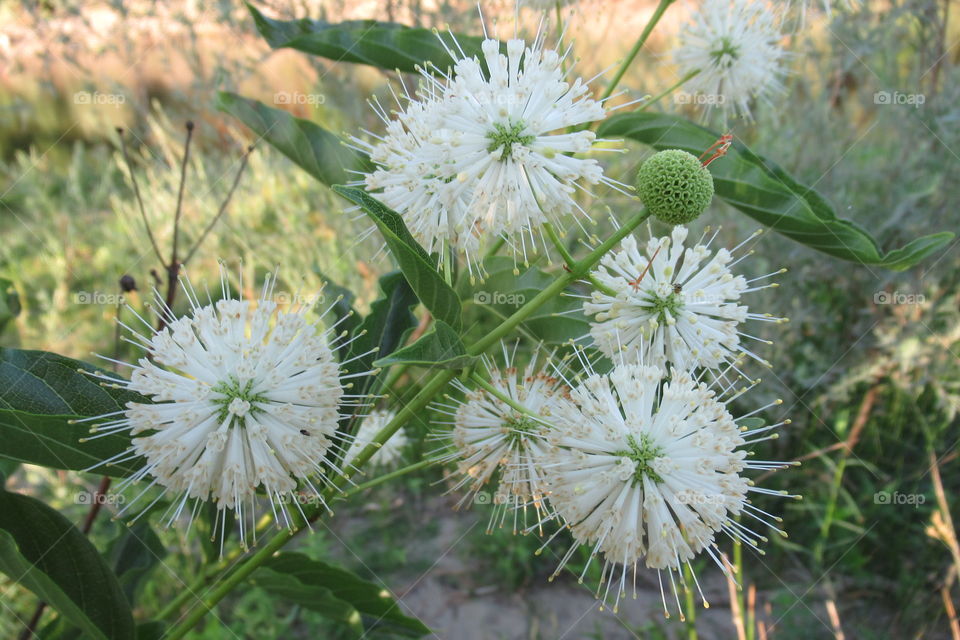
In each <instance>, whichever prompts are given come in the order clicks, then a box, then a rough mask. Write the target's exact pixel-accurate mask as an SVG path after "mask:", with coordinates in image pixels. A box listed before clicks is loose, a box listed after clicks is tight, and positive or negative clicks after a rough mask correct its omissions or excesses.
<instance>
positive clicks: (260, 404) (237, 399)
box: [90, 273, 355, 552]
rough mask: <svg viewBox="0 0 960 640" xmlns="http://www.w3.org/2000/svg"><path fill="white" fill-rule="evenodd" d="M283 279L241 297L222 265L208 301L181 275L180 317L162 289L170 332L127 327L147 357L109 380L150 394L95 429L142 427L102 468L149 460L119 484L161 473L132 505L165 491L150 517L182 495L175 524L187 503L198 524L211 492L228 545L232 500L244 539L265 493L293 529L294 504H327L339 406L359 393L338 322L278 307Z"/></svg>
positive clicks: (101, 432)
mask: <svg viewBox="0 0 960 640" xmlns="http://www.w3.org/2000/svg"><path fill="white" fill-rule="evenodd" d="M275 283H276V278H275V277H273V278H268V279H267V282H266V284H265V285H264V289H263V293H262V296H261V297H260V299H259V300H256V301H250V300H239V299H234V298H233V297H232V296H231V292H230V287H229V284H228V281H227V278H226V275H225V274H224V273H221V290H220V293H221V299H219V300H217V301H215V302H214V301H213V300H212V299H210V296H209V294H208V295H207V298H208V300H207V302H206V304H202V303H201V301H200V300H199V298H198V296H197V293H196V291H195V290H194V288H193V286H192V285H191V284H190V282H189V280H187V279H186V278H185V277H183V278H181V286H182V289H183V291H184V293H185V295H186V296H187V298H188V299H189V303H190V312H189V314H188V315H185V316H183V317H181V318H176V317H175V316H174V315H173V312H172V311H171V310H170V309H169V308H167V307H166V305H165V304H164V303H163V300H162V299H161V298H160V296H159V294H158V295H157V304H158V307H159V309H160V311H159V314H160V315H161V317H162V318H163V320H164V328H163V329H162V330H160V331H156V330H154V329H152V328H151V326H150V324H149V323H148V322H147V321H146V320H144V319H143V318H142V317H140V316H139V315H137V318H138V319H140V320H141V321H142V322H143V324H144V325H145V326H146V327H147V329H148V331H147V332H145V333H141V332H137V331H135V330H134V329H131V328H130V327H128V326H127V325H123V326H124V327H125V328H127V329H128V330H130V332H131V333H132V338H133V339H132V340H131V341H132V342H133V343H134V344H137V345H139V346H140V347H142V348H143V349H144V350H145V351H146V357H144V358H141V359H140V360H139V361H138V362H137V363H135V364H128V363H123V362H117V364H121V365H124V366H127V367H130V368H131V369H132V374H131V376H130V380H129V381H128V382H127V381H122V382H119V383H118V382H117V380H116V379H114V378H105V379H106V380H109V381H110V382H111V383H115V384H120V385H121V386H123V387H125V388H127V389H130V390H131V391H136V392H137V393H140V394H142V395H144V396H146V397H147V398H149V399H150V400H152V402H150V403H138V402H131V403H129V404H128V405H127V408H126V409H125V410H124V411H121V412H118V413H116V414H108V415H104V416H99V417H97V418H92V419H90V421H92V422H94V423H96V426H94V427H93V429H92V431H93V432H94V433H95V435H93V436H91V438H100V437H104V436H109V435H112V434H116V433H123V432H128V433H130V435H131V436H133V438H132V446H131V447H130V449H128V450H127V451H125V452H123V453H121V454H119V455H117V456H115V457H114V458H111V459H108V460H104V461H103V462H101V463H99V464H98V465H97V467H99V466H104V465H110V464H112V463H117V462H121V461H125V460H132V459H136V458H140V457H142V458H143V459H144V460H145V464H144V465H143V467H141V468H140V470H139V471H137V472H136V473H135V474H133V475H132V476H130V477H129V478H127V479H126V480H125V481H124V482H123V483H122V484H121V485H120V486H119V487H118V491H123V490H124V489H125V488H126V487H129V486H130V485H132V484H133V483H135V482H138V481H139V480H141V479H144V478H148V477H152V480H151V481H150V483H149V484H148V485H147V487H146V488H145V489H143V491H141V492H140V493H139V494H138V495H137V496H136V497H135V498H134V499H133V500H131V501H129V502H128V504H127V506H126V507H125V508H124V511H126V510H127V509H128V508H130V507H131V506H133V505H134V504H136V503H137V502H138V500H139V499H140V498H141V497H143V496H145V495H146V494H147V492H148V491H149V490H150V489H151V488H153V487H155V486H159V487H161V488H162V490H161V491H160V492H159V495H157V497H156V498H155V499H154V500H153V501H152V502H151V503H150V504H149V505H148V506H147V507H146V508H145V509H143V511H141V514H140V515H142V513H144V512H146V511H147V510H148V509H149V508H150V507H151V506H153V504H155V503H156V502H157V501H159V500H160V499H161V498H162V497H163V496H166V495H168V494H174V495H176V496H177V498H176V499H175V500H173V502H172V504H171V506H170V508H169V509H168V511H167V515H168V516H169V518H168V521H167V524H168V525H169V524H171V523H172V522H173V521H174V520H175V519H176V518H178V517H179V516H180V515H181V514H182V513H183V512H184V510H185V508H186V506H187V504H188V502H189V501H191V500H193V502H194V505H193V508H192V510H191V515H190V521H191V522H192V521H193V518H194V516H195V515H196V513H197V511H198V509H199V507H200V504H201V503H202V502H205V501H212V502H214V503H215V504H216V505H217V508H218V509H219V512H218V518H217V525H218V526H219V529H220V540H221V552H222V550H223V546H222V545H223V539H224V534H225V532H224V529H225V523H226V521H227V511H228V510H232V511H233V512H234V513H235V514H236V519H237V522H238V523H239V529H240V540H241V544H243V545H244V546H246V539H247V535H248V534H249V533H252V534H253V542H254V544H255V543H256V531H255V527H254V524H255V522H256V519H257V508H256V507H257V499H258V495H263V496H264V497H265V498H267V499H268V500H269V501H270V505H271V509H272V510H273V515H274V519H275V521H276V522H277V524H278V525H279V524H281V523H285V524H286V525H287V526H289V527H292V526H293V519H292V517H291V513H290V511H289V509H290V507H289V506H288V505H294V507H293V508H295V509H297V510H298V511H300V513H301V514H302V513H303V510H302V507H301V504H300V503H301V502H304V501H305V500H308V501H310V502H312V503H316V504H324V502H323V498H322V497H321V492H320V490H319V489H318V488H317V485H316V484H315V481H316V480H317V479H319V482H320V483H321V485H322V484H324V483H329V479H328V475H329V474H331V473H335V474H340V473H341V472H340V470H338V469H335V468H332V467H330V466H329V465H328V464H327V463H326V461H325V460H326V458H327V452H328V451H329V450H330V449H331V448H334V450H336V449H338V448H341V447H340V445H339V444H338V443H337V438H338V436H337V435H336V431H337V423H338V419H339V418H340V413H339V408H340V407H342V406H345V405H347V404H350V403H351V402H353V401H352V400H349V399H350V398H355V396H351V395H347V394H346V393H345V389H347V388H348V387H349V386H350V385H349V384H345V383H344V379H345V378H346V377H352V376H346V375H344V374H343V372H342V370H341V368H340V365H338V363H337V361H336V359H335V357H334V353H335V351H336V350H337V349H339V348H340V347H342V346H343V339H344V337H345V334H339V335H337V334H336V333H335V332H336V325H337V324H338V323H334V324H333V325H332V326H330V327H329V328H326V329H319V330H318V328H317V327H316V326H315V325H314V324H313V323H312V322H311V321H310V320H308V318H307V312H308V311H309V310H310V308H309V307H299V308H293V309H285V310H279V309H278V306H277V304H276V303H275V302H273V301H272V300H271V299H270V298H271V296H272V295H273V288H274V285H275ZM240 290H241V291H242V290H243V288H242V283H241V287H240ZM334 304H335V303H334ZM131 311H133V310H131ZM328 311H329V309H328ZM133 313H136V312H135V311H133ZM320 315H321V318H323V317H324V316H325V315H326V311H325V312H323V313H322V314H320ZM338 342H339V343H340V344H338ZM94 468H96V467H94ZM122 514H123V511H121V514H120V515H122ZM140 515H138V516H136V517H140ZM134 519H136V518H134Z"/></svg>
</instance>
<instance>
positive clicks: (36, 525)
mask: <svg viewBox="0 0 960 640" xmlns="http://www.w3.org/2000/svg"><path fill="white" fill-rule="evenodd" d="M0 571H2V572H3V573H5V574H7V576H9V577H10V578H11V579H13V580H14V581H16V582H18V583H20V584H21V585H23V586H24V587H26V588H27V589H29V590H30V591H32V592H33V593H35V594H36V595H37V597H38V598H39V599H40V600H42V601H43V602H46V603H47V604H49V605H50V606H52V607H53V608H54V609H56V611H57V612H58V613H59V614H60V615H62V616H63V617H64V618H66V619H67V620H69V621H70V623H72V624H73V625H75V626H77V627H79V628H80V629H82V630H83V632H84V633H85V634H87V636H89V637H92V638H109V639H110V640H114V639H117V640H120V639H122V640H127V639H132V638H134V637H135V630H134V624H133V615H132V614H131V612H130V605H129V604H128V603H127V600H126V598H124V595H123V591H122V590H121V588H120V583H119V582H117V578H116V576H114V575H113V572H111V571H110V568H109V567H108V566H107V563H106V562H105V561H104V559H103V558H102V557H101V556H100V554H99V553H98V552H97V550H96V549H95V548H94V546H93V545H92V544H91V543H90V541H89V540H87V537H86V536H84V535H83V534H82V533H81V532H80V530H79V529H77V528H76V527H74V526H73V524H71V523H70V521H69V520H67V519H66V518H65V517H63V516H62V515H60V514H59V513H57V512H56V511H54V510H53V509H51V508H50V507H48V506H47V505H45V504H43V503H42V502H40V501H39V500H36V499H34V498H31V497H29V496H23V495H19V494H16V493H9V492H7V491H5V490H0Z"/></svg>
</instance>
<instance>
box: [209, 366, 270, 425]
mask: <svg viewBox="0 0 960 640" xmlns="http://www.w3.org/2000/svg"><path fill="white" fill-rule="evenodd" d="M211 391H213V392H214V393H219V394H222V396H223V397H221V398H215V399H214V400H213V402H214V403H215V404H217V405H218V406H219V407H220V413H219V419H220V422H221V423H222V422H223V421H225V420H226V419H227V418H228V417H229V416H230V414H233V416H234V423H235V424H238V425H239V426H241V427H242V426H244V425H245V424H246V416H247V414H251V415H252V414H254V413H256V412H258V411H260V408H259V407H258V403H260V402H264V401H266V397H265V396H264V395H263V394H262V393H253V380H247V381H246V382H245V383H244V384H242V385H241V384H240V382H239V381H238V380H237V379H236V378H235V377H234V376H230V378H229V379H227V380H224V381H223V382H221V383H219V384H217V385H216V386H214V387H213V389H211Z"/></svg>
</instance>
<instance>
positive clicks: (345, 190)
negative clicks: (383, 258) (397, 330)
mask: <svg viewBox="0 0 960 640" xmlns="http://www.w3.org/2000/svg"><path fill="white" fill-rule="evenodd" d="M333 190H334V191H336V192H337V193H339V194H340V195H342V196H343V197H344V198H346V199H347V200H349V201H350V202H353V203H354V204H358V205H360V208H361V209H363V210H364V211H365V212H366V213H367V215H369V216H370V218H371V219H372V220H373V221H374V222H375V223H376V225H377V228H379V229H380V233H381V234H383V239H384V241H385V242H386V243H387V248H389V249H390V252H391V253H392V254H393V257H394V259H396V261H397V264H398V265H399V267H400V270H401V271H402V272H403V275H404V277H406V279H407V282H409V283H410V287H411V288H412V289H413V291H414V293H416V294H417V298H419V299H420V302H421V303H423V306H425V307H426V308H427V309H428V310H429V311H430V313H431V314H433V317H434V319H436V320H441V321H443V322H446V323H447V324H448V325H450V326H451V327H453V329H454V330H455V331H459V330H460V327H461V319H460V298H459V297H458V296H457V294H456V292H455V291H454V290H453V289H452V288H450V285H448V284H447V283H446V282H445V281H444V279H443V277H441V275H440V273H439V272H438V271H437V268H436V263H435V261H434V260H433V259H432V258H431V257H430V256H429V255H427V252H426V251H424V249H423V247H421V246H420V245H419V244H418V243H417V241H416V240H414V239H413V236H412V235H410V231H408V230H407V226H406V225H405V224H404V223H403V218H402V217H400V214H399V213H397V212H396V211H393V210H391V209H389V208H387V206H385V205H384V204H383V203H381V202H380V201H379V200H377V199H376V198H374V197H373V196H371V195H370V194H368V193H367V192H366V191H363V190H362V189H355V188H353V187H345V186H342V185H335V186H334V187H333Z"/></svg>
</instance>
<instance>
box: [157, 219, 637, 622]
mask: <svg viewBox="0 0 960 640" xmlns="http://www.w3.org/2000/svg"><path fill="white" fill-rule="evenodd" d="M649 217H650V214H649V212H647V211H646V209H644V210H641V211H640V212H639V213H638V214H637V215H635V216H634V217H633V218H631V219H630V220H628V221H627V222H626V224H624V225H623V226H622V227H620V228H619V229H617V231H616V232H615V233H614V234H613V235H612V236H610V237H609V238H607V239H606V240H605V241H604V242H603V243H601V244H600V245H599V246H598V247H597V248H596V249H594V250H593V251H591V252H590V253H589V254H588V255H587V256H586V257H585V258H584V259H583V260H581V261H580V262H577V263H575V264H574V265H572V266H571V267H569V271H567V272H566V273H564V274H563V275H562V276H560V277H559V278H557V279H556V280H554V281H553V282H552V283H551V284H550V286H548V287H547V288H546V289H544V290H543V291H541V292H540V293H538V294H537V295H536V296H534V298H533V299H532V300H530V301H529V302H527V303H526V304H524V305H523V306H522V307H520V308H519V309H517V310H516V311H515V312H514V314H513V315H512V316H510V317H509V318H507V319H506V320H504V321H503V322H502V323H500V325H499V326H498V327H497V328H496V329H494V330H493V331H491V332H490V333H488V334H487V335H486V336H484V337H483V338H481V339H480V340H478V341H477V342H475V343H474V344H473V345H471V346H470V347H469V348H468V349H467V353H469V354H470V355H479V354H481V353H483V352H484V351H486V350H487V349H488V348H489V347H490V346H491V345H492V344H494V343H495V342H497V341H498V340H500V339H501V338H502V337H504V336H505V335H507V334H508V333H510V332H511V331H513V330H514V329H515V328H516V327H517V325H519V324H520V323H521V322H523V321H524V320H526V319H527V318H528V317H530V315H532V314H533V312H534V311H536V310H537V309H538V308H540V307H541V306H542V305H543V304H545V303H546V302H548V301H549V300H551V299H553V298H554V297H555V296H557V295H559V294H560V292H561V291H563V290H564V289H565V288H566V287H567V285H569V284H570V283H571V282H573V281H575V280H578V279H580V278H582V277H583V276H584V275H585V274H586V273H587V272H588V271H590V269H592V268H593V267H594V266H595V265H596V264H597V263H598V262H599V261H600V259H601V258H602V257H603V256H604V255H606V253H607V252H608V251H610V250H611V249H612V248H613V247H614V246H615V245H617V244H618V243H619V242H620V241H621V240H623V239H624V238H625V237H626V236H627V235H629V234H630V233H631V232H632V231H633V230H634V229H636V228H637V227H638V226H640V225H641V224H642V223H643V222H644V221H645V220H646V219H647V218H649ZM456 376H457V370H456V369H447V370H444V371H440V372H438V373H436V374H435V375H434V376H433V377H432V378H431V379H430V380H428V381H427V383H426V384H425V385H424V386H423V388H422V389H421V390H420V392H419V393H418V394H417V395H415V396H414V397H413V398H411V399H410V401H409V402H407V403H405V404H404V405H403V406H402V407H401V408H400V410H399V411H398V412H397V414H396V415H395V416H394V418H393V419H392V420H391V421H390V422H389V423H388V424H387V425H386V426H384V427H383V429H381V430H380V432H379V433H377V435H376V436H375V437H374V439H373V442H371V443H370V444H368V445H367V446H366V447H364V448H363V450H362V451H361V452H360V453H359V454H357V457H356V458H354V459H353V466H354V468H355V469H359V468H360V467H362V466H363V465H364V464H366V463H367V461H368V460H370V458H371V457H373V455H374V454H375V453H376V452H377V451H378V450H379V449H380V446H381V445H383V443H385V442H386V441H387V440H389V439H390V438H391V437H392V436H393V434H394V433H396V432H397V431H398V430H399V429H400V427H402V426H403V425H404V424H406V422H407V421H408V420H410V419H411V418H413V417H414V416H415V415H417V414H418V413H419V412H420V411H421V410H422V409H423V408H425V407H426V406H427V405H428V404H430V402H431V401H432V400H433V398H434V396H436V395H437V393H439V392H440V391H441V390H442V389H443V388H444V387H445V386H446V385H447V383H449V382H450V381H451V380H453V379H454V378H455V377H456ZM351 475H353V470H350V469H344V471H343V475H342V476H339V475H338V476H335V477H332V478H330V485H331V486H330V488H329V489H328V490H327V491H326V492H324V498H325V499H327V500H329V499H330V498H332V497H333V495H334V494H335V492H337V491H340V487H341V486H342V485H343V483H344V482H346V481H347V480H348V479H349V478H350V476H351ZM340 493H341V495H346V492H343V491H340ZM319 513H320V510H319V508H318V509H314V510H312V511H311V513H310V515H308V516H307V517H308V520H310V521H312V520H314V519H316V517H318V516H319ZM305 524H306V522H304V523H302V524H301V525H299V526H297V527H296V528H294V529H283V530H281V531H280V532H279V533H277V534H276V535H275V536H274V537H273V538H271V539H270V540H269V541H268V542H267V543H266V544H265V545H264V546H263V547H261V548H260V549H259V550H258V551H257V552H256V553H254V554H253V555H251V556H250V557H249V558H247V560H246V561H244V562H243V564H241V565H239V566H237V568H236V569H234V570H233V571H232V572H231V573H229V574H228V575H227V576H226V577H225V578H224V579H223V582H221V583H220V585H219V586H218V587H217V588H216V589H214V590H213V591H212V592H211V593H210V595H209V596H208V597H207V598H204V600H203V602H202V603H201V606H198V607H194V608H193V609H192V610H191V611H190V612H189V613H188V614H187V615H186V616H184V618H183V620H182V621H181V622H180V623H179V624H178V625H176V626H175V627H173V628H171V629H170V631H169V632H168V633H167V635H166V636H165V638H166V640H179V639H180V638H183V637H184V636H185V635H186V634H187V633H189V632H190V630H191V629H192V628H193V627H194V626H195V625H196V624H197V623H198V622H200V620H201V619H202V618H203V616H204V615H206V613H207V612H208V611H211V610H212V609H213V607H215V606H216V605H217V603H218V602H220V600H222V599H223V598H224V597H225V596H226V595H227V594H228V593H230V591H232V590H233V588H234V587H236V586H237V585H239V584H240V583H241V582H243V581H244V580H246V579H247V578H248V577H249V576H250V574H252V573H253V572H254V571H255V570H256V569H257V568H258V567H259V566H260V565H261V564H263V563H264V562H266V561H267V560H268V559H269V558H270V556H272V555H273V554H274V553H276V552H277V551H279V550H280V549H281V548H282V547H283V546H284V545H285V544H286V543H287V542H289V541H290V539H291V538H293V536H294V535H296V534H297V533H298V532H299V531H301V530H302V529H303V527H304V525H305Z"/></svg>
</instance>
